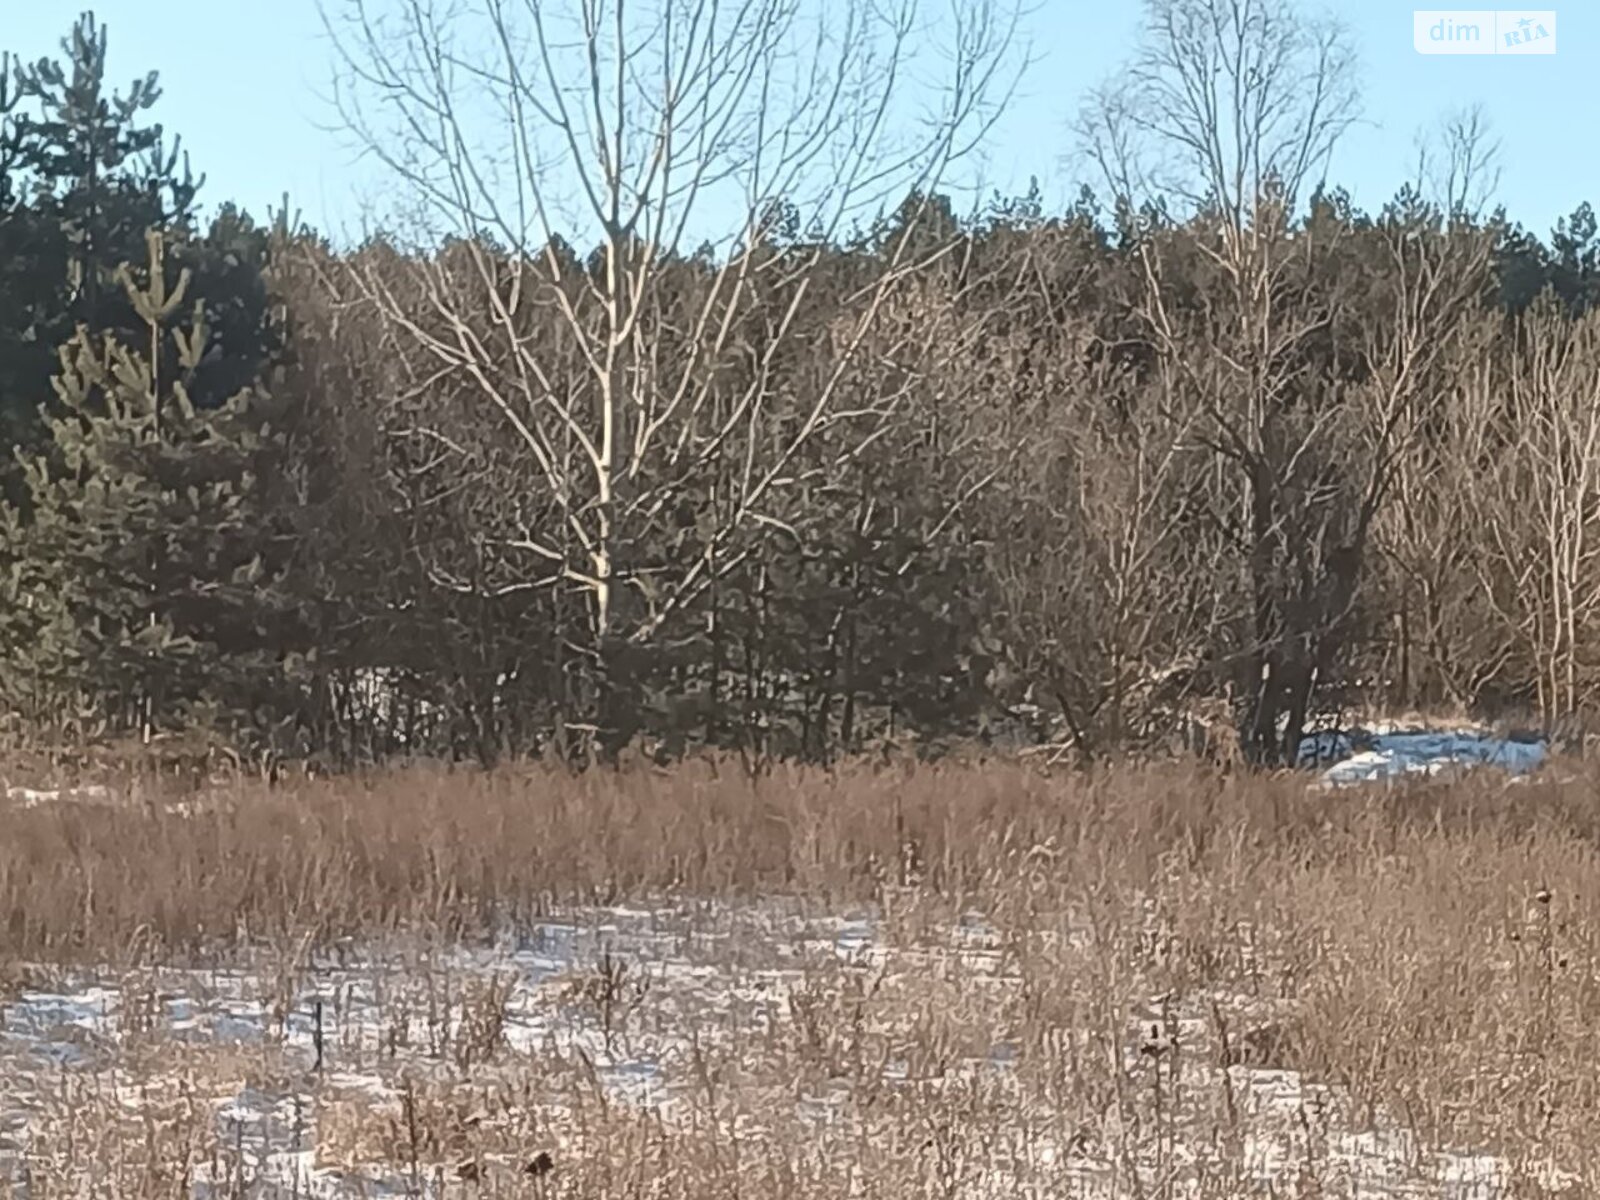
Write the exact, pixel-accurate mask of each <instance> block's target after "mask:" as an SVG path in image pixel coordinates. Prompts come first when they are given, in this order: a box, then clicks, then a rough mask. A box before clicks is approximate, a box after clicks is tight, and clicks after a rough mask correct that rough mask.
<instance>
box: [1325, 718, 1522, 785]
mask: <svg viewBox="0 0 1600 1200" xmlns="http://www.w3.org/2000/svg"><path fill="white" fill-rule="evenodd" d="M1548 750H1549V747H1548V745H1547V743H1546V742H1545V741H1543V740H1542V739H1533V738H1525V739H1523V738H1509V737H1505V736H1502V735H1500V734H1496V733H1494V732H1492V731H1490V730H1487V729H1481V728H1473V727H1470V726H1469V727H1460V728H1455V729H1419V728H1401V727H1394V726H1386V725H1382V724H1377V725H1373V726H1370V727H1366V728H1360V729H1353V730H1348V731H1328V732H1320V733H1314V734H1311V735H1309V736H1307V737H1306V738H1305V739H1304V740H1303V741H1302V742H1301V743H1300V763H1301V765H1302V766H1306V767H1313V768H1317V769H1318V771H1319V775H1318V782H1319V783H1320V784H1321V785H1323V786H1327V787H1344V786H1349V785H1351V784H1361V783H1376V782H1380V781H1383V780H1396V779H1403V778H1406V777H1415V776H1419V775H1422V776H1433V775H1440V774H1448V773H1455V772H1463V771H1470V770H1473V769H1476V768H1480V767H1493V768H1497V769H1499V770H1502V771H1504V772H1506V773H1507V774H1510V775H1514V776H1515V775H1524V774H1527V773H1528V772H1531V771H1535V770H1537V769H1538V768H1539V766H1540V765H1541V764H1542V763H1543V762H1544V761H1545V757H1546V755H1547V753H1548Z"/></svg>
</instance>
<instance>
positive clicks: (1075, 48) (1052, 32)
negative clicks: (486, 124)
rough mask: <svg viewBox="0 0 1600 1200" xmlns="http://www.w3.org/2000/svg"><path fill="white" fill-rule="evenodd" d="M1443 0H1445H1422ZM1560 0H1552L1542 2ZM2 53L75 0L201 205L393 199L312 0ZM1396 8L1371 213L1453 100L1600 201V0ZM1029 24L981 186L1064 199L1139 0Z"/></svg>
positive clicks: (1368, 182) (1546, 178)
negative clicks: (1527, 33) (1532, 51)
mask: <svg viewBox="0 0 1600 1200" xmlns="http://www.w3.org/2000/svg"><path fill="white" fill-rule="evenodd" d="M1426 2H1427V3H1428V4H1436V3H1437V2H1438V0H1426ZM1548 2H1549V0H1541V3H1548ZM0 5H3V7H4V9H5V10H6V11H5V12H4V14H3V15H0V48H5V49H9V50H12V51H15V52H19V53H21V54H23V55H24V56H25V57H27V58H29V59H32V58H36V57H38V56H39V55H41V54H45V53H50V52H53V51H54V50H55V47H56V44H57V42H58V41H59V39H60V37H61V36H62V35H63V34H64V33H65V32H66V30H67V28H68V27H69V26H70V24H71V22H72V19H73V17H74V15H75V14H76V12H77V11H78V10H79V8H81V7H90V8H92V9H93V10H94V11H95V12H96V13H97V14H98V15H99V16H100V17H101V18H102V20H103V21H104V22H105V23H106V24H107V25H108V26H109V28H110V52H111V73H112V75H113V77H114V79H116V80H117V81H119V86H120V84H121V81H125V80H126V79H127V78H129V77H131V76H132V75H134V74H135V73H139V72H142V71H144V70H147V69H151V68H154V69H156V70H158V71H160V73H161V78H162V81H163V84H164V86H165V92H166V94H165V97H164V99H163V100H162V102H161V104H160V106H159V109H158V115H159V118H160V119H161V120H162V121H163V123H164V124H165V125H166V126H167V127H168V129H170V130H172V131H174V132H177V133H179V134H181V135H182V137H183V139H184V143H185V145H186V146H187V147H188V148H189V150H190V152H191V157H192V159H193V161H194V164H195V166H196V168H197V169H199V170H202V171H204V172H205V174H206V176H207V178H208V182H207V186H206V189H205V192H204V193H203V198H204V199H205V200H206V201H207V202H208V203H209V204H211V205H215V204H217V203H219V202H221V201H222V200H225V199H234V200H237V201H239V202H241V203H243V204H244V205H245V206H246V207H247V208H249V209H250V210H251V211H252V212H254V213H256V214H257V215H264V213H265V211H266V208H267V206H268V205H269V204H275V203H276V202H277V200H278V198H279V197H280V196H281V195H282V193H283V192H284V191H285V190H287V191H288V192H289V194H290V197H291V201H292V203H293V205H295V206H296V207H298V208H300V209H301V210H302V211H303V212H304V214H305V216H306V217H307V219H309V220H310V221H312V222H313V223H314V224H316V225H319V226H321V227H323V228H324V229H329V230H339V229H343V230H345V231H346V232H349V231H352V230H353V229H354V228H355V227H356V225H358V224H359V220H360V213H361V211H362V201H363V198H372V197H374V196H376V197H377V198H378V199H379V200H380V201H381V199H382V196H383V192H382V186H383V182H384V179H383V177H382V175H381V174H379V173H378V171H377V168H375V167H373V166H371V165H368V164H365V163H361V162H358V161H356V160H355V156H354V153H353V150H352V149H351V147H350V146H349V145H348V139H347V138H343V137H341V136H340V135H339V134H338V133H336V132H332V131H329V130H327V129H326V128H323V127H326V126H327V125H329V124H331V123H332V122H333V120H334V114H333V113H332V112H331V111H330V109H329V108H328V106H327V103H326V94H327V82H328V79H329V75H330V70H331V63H330V53H331V51H330V47H329V46H328V44H327V41H326V36H325V34H324V31H323V27H322V23H321V19H320V17H319V16H318V12H317V7H316V0H99V2H98V3H90V4H87V5H85V4H79V3H74V2H73V0H31V2H29V0H0ZM1417 6H1418V5H1416V4H1412V3H1406V4H1401V3H1396V2H1395V0H1345V2H1343V3H1340V4H1339V5H1338V6H1337V12H1338V14H1339V16H1340V17H1341V18H1342V19H1343V21H1344V22H1345V23H1346V25H1347V26H1348V27H1349V29H1350V31H1351V33H1352V34H1353V35H1354V38H1355V40H1356V43H1357V46H1358V48H1359V51H1360V54H1361V60H1362V76H1361V77H1362V81H1363V85H1364V86H1363V92H1364V111H1365V115H1366V118H1367V124H1365V125H1363V126H1362V127H1360V128H1358V129H1357V130H1355V131H1354V132H1352V133H1351V134H1350V135H1349V137H1348V138H1347V139H1346V141H1345V142H1344V143H1343V146H1342V149H1341V151H1340V153H1339V154H1338V156H1337V158H1336V159H1335V162H1334V167H1333V172H1332V174H1333V177H1334V179H1335V180H1337V181H1339V182H1341V183H1345V184H1346V185H1347V186H1349V187H1351V188H1352V190H1353V191H1354V192H1355V194H1356V199H1357V201H1358V202H1359V203H1361V204H1363V205H1365V206H1369V207H1370V206H1373V205H1376V204H1377V203H1380V202H1381V201H1382V200H1383V199H1384V198H1386V197H1387V196H1389V195H1390V194H1392V193H1393V191H1394V190H1395V188H1396V187H1397V186H1398V185H1399V184H1400V183H1401V182H1402V181H1403V180H1404V179H1406V178H1407V177H1408V175H1409V173H1410V172H1411V171H1412V169H1413V168H1414V164H1415V150H1414V144H1415V136H1416V134H1417V131H1418V129H1419V127H1421V126H1423V125H1426V124H1430V123H1432V122H1433V121H1435V120H1436V119H1437V118H1438V117H1439V116H1440V115H1442V114H1443V113H1444V112H1446V111H1447V110H1450V109H1452V108H1458V107H1460V106H1463V105H1467V104H1472V103H1482V105H1483V106H1484V108H1485V110H1486V112H1487V113H1488V115H1489V117H1490V119H1491V121H1492V122H1493V125H1494V130H1495V133H1496V134H1497V135H1498V136H1499V138H1500V140H1501V143H1502V148H1501V158H1500V163H1501V168H1502V173H1501V179H1500V186H1499V190H1498V198H1499V199H1500V200H1502V201H1503V202H1504V203H1505V204H1506V205H1507V207H1508V209H1509V211H1510V213H1511V215H1512V217H1513V218H1514V219H1517V220H1520V221H1522V222H1523V223H1524V224H1525V225H1527V226H1529V227H1530V228H1532V229H1534V230H1535V231H1537V232H1539V233H1540V234H1543V233H1545V232H1546V231H1547V230H1548V228H1549V226H1550V225H1551V223H1552V222H1553V221H1554V220H1555V219H1556V218H1557V217H1558V216H1561V215H1564V214H1566V213H1567V212H1569V211H1570V210H1571V209H1572V208H1573V207H1574V206H1575V205H1576V204H1577V203H1578V202H1579V201H1580V200H1585V199H1587V200H1591V201H1594V202H1596V203H1597V204H1600V155H1596V153H1595V145H1596V143H1595V138H1594V132H1593V130H1594V125H1595V118H1596V116H1597V115H1600V3H1597V2H1596V0H1582V3H1581V4H1578V3H1575V2H1573V0H1568V3H1567V4H1566V5H1565V6H1560V5H1558V6H1557V13H1558V17H1559V25H1558V45H1559V50H1558V53H1556V54H1555V55H1553V56H1535V57H1507V56H1481V57H1479V56H1422V55H1419V54H1417V53H1416V51H1415V50H1414V49H1413V47H1412V17H1411V13H1412V9H1413V8H1414V7H1417ZM1035 8H1036V11H1035V12H1034V14H1033V16H1032V17H1031V18H1030V19H1029V27H1028V34H1029V42H1030V44H1031V47H1032V49H1033V52H1034V55H1035V59H1036V61H1035V65H1034V67H1033V69H1032V71H1031V72H1030V73H1029V75H1028V77H1027V78H1026V80H1025V81H1024V82H1023V84H1022V90H1021V93H1020V94H1019V96H1018V97H1017V100H1016V102H1015V103H1014V105H1013V106H1012V108H1011V109H1010V111H1009V112H1008V113H1007V115H1006V116H1005V117H1004V119H1003V120H1002V122H1001V124H1000V126H999V128H998V129H997V130H996V137H995V139H994V143H993V145H992V148H991V149H990V151H989V156H988V166H987V170H986V174H987V176H988V177H989V178H990V179H992V180H993V182H994V183H995V184H997V185H999V186H1001V187H1002V188H1004V189H1006V190H1021V189H1022V188H1024V187H1025V186H1026V183H1027V180H1028V178H1029V176H1030V175H1037V176H1038V177H1039V179H1040V182H1041V184H1042V186H1043V187H1044V189H1045V192H1046V195H1047V197H1048V198H1049V199H1050V200H1052V201H1060V200H1062V199H1063V198H1065V197H1069V196H1071V195H1072V194H1073V193H1075V191H1076V186H1077V182H1076V179H1075V177H1074V176H1075V173H1076V164H1075V163H1074V162H1073V161H1072V158H1071V155H1070V151H1071V148H1072V142H1071V136H1070V133H1069V132H1068V129H1067V121H1068V119H1069V118H1070V116H1071V115H1072V114H1073V113H1074V111H1075V110H1076V108H1077V105H1078V102H1079V99H1080V98H1081V96H1082V94H1083V92H1084V90H1085V89H1086V88H1088V87H1090V86H1092V85H1093V84H1095V83H1097V82H1099V81H1100V80H1101V79H1103V78H1104V77H1105V76H1106V75H1107V74H1108V73H1110V72H1111V71H1113V70H1114V69H1115V67H1116V66H1117V64H1118V63H1119V62H1121V61H1123V60H1124V59H1125V58H1126V56H1127V55H1128V53H1129V51H1130V49H1131V48H1132V46H1133V43H1134V38H1135V34H1136V31H1137V28H1138V24H1139V16H1140V4H1139V0H1100V2H1098V3H1088V2H1086V0H1036V4H1035Z"/></svg>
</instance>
